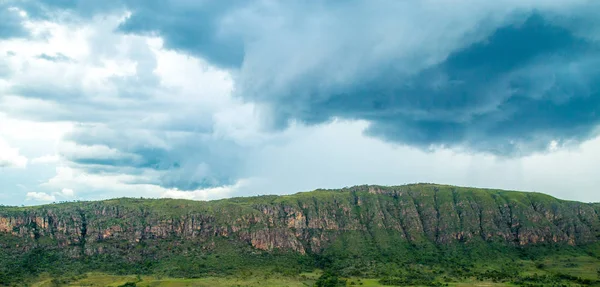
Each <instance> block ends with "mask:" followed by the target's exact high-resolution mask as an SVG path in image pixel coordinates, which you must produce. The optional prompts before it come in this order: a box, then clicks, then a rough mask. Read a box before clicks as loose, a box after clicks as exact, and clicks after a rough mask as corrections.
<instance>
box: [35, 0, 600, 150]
mask: <svg viewBox="0 0 600 287" xmlns="http://www.w3.org/2000/svg"><path fill="white" fill-rule="evenodd" d="M110 2H112V1H106V2H102V3H103V4H98V3H99V2H96V1H45V3H46V5H43V6H42V7H43V8H40V9H41V10H40V9H38V10H39V11H45V12H46V14H45V15H50V14H51V13H48V11H51V10H52V9H54V8H61V9H67V10H69V11H72V12H74V13H76V14H80V15H82V16H83V17H87V16H90V15H95V14H98V13H107V12H111V11H112V12H114V11H121V12H122V13H123V12H124V11H129V12H130V13H131V15H130V17H128V18H127V19H126V20H124V22H123V23H121V25H120V26H119V27H118V30H119V31H121V32H124V33H131V34H143V35H157V36H160V37H161V38H162V39H163V40H164V43H165V46H166V47H168V48H170V49H174V50H177V51H184V52H186V53H189V54H192V55H195V56H198V57H202V58H204V59H207V60H208V61H210V62H211V63H213V64H215V65H218V66H221V67H228V68H230V69H231V70H232V71H233V73H234V74H235V75H236V93H237V95H238V96H240V97H241V98H243V99H245V100H247V101H250V102H255V103H257V104H259V105H261V107H264V108H265V111H268V112H269V113H270V114H271V117H270V118H271V120H272V121H271V123H272V125H273V126H275V127H281V128H283V127H286V126H287V124H288V123H289V122H290V121H295V120H297V121H301V122H304V123H307V124H319V123H323V122H326V121H329V120H331V119H332V118H336V117H339V118H345V119H360V120H367V121H368V122H370V124H371V125H370V127H369V128H368V130H367V133H368V134H370V135H372V136H376V137H379V138H382V139H385V140H388V141H392V142H397V143H402V144H409V145H413V146H418V147H422V148H430V147H432V146H433V147H436V146H450V147H456V148H464V149H467V150H474V151H483V152H491V153H495V154H502V155H523V154H529V153H532V152H535V151H539V150H543V149H545V148H546V147H547V146H548V145H549V143H550V142H551V141H557V142H558V143H568V142H579V141H581V140H584V139H587V138H589V137H591V136H592V135H593V134H594V130H595V128H596V126H597V125H598V124H599V123H600V118H599V117H598V115H597V109H598V106H599V105H600V99H599V98H600V96H599V94H598V93H599V89H600V85H599V84H598V83H599V81H598V80H599V79H598V78H599V77H600V71H599V69H598V68H596V67H597V66H598V65H596V64H597V62H598V59H599V58H600V45H599V44H598V41H597V38H594V37H595V36H594V35H592V34H593V33H588V34H586V32H585V30H586V29H582V26H585V27H584V28H589V30H590V31H597V29H598V27H595V25H597V24H598V23H597V21H595V20H593V19H592V20H590V19H591V18H590V17H591V15H593V13H590V11H598V8H599V6H598V5H597V4H595V3H594V2H586V1H558V0H557V1H542V2H539V1H505V2H503V3H493V2H483V1H465V2H464V3H460V4H456V3H450V4H448V3H443V2H427V3H425V2H417V1H415V2H404V1H402V2H398V1H377V2H366V1H365V2H362V1H347V2H345V1H332V2H328V3H318V2H308V3H306V2H301V1H288V2H285V3H278V2H268V1H267V2H253V3H248V2H245V1H235V0H228V1H191V0H177V1H170V2H164V1H158V0H151V1H141V0H129V1H124V2H121V3H122V4H119V5H111V4H110ZM28 3H29V2H28ZM107 3H108V4H107ZM112 3H113V4H114V2H112ZM27 7H30V6H27ZM31 9H32V10H35V9H34V8H31ZM32 14H39V15H43V14H44V13H41V12H38V13H32ZM592 26H593V27H592Z"/></svg>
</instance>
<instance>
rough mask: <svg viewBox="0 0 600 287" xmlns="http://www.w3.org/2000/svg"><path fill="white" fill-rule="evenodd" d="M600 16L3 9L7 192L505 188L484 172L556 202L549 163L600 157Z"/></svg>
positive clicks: (386, 5)
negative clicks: (425, 184)
mask: <svg viewBox="0 0 600 287" xmlns="http://www.w3.org/2000/svg"><path fill="white" fill-rule="evenodd" d="M594 12H600V5H598V4H597V3H595V2H593V1H586V0H575V1H573V0H570V1H566V0H565V1H561V0H553V1H547V0H544V1H542V0H528V1H522V0H521V1H517V0H505V1H475V0H463V1H445V0H443V1H429V0H426V1H400V2H398V1H391V0H376V1H308V2H306V1H285V2H277V1H269V0H264V1H251V2H248V1H234V0H226V1H192V0H176V1H168V2H165V1H157V0H156V1H155V0H144V1H142V0H126V1H112V0H107V1H91V0H90V1H41V0H28V1H10V0H9V1H2V2H0V18H2V19H6V21H2V23H0V139H1V137H2V136H4V137H5V138H7V139H8V140H7V141H5V142H3V141H1V140H0V166H5V167H10V173H11V174H9V173H8V172H7V173H5V174H0V179H2V178H3V176H4V179H5V180H4V182H7V183H10V184H14V185H16V184H19V186H18V188H17V189H15V191H12V193H11V194H21V195H22V196H21V198H23V200H25V199H28V200H29V202H43V201H55V200H66V199H75V198H84V199H98V198H106V197H117V196H123V195H127V196H152V197H160V196H167V197H178V198H191V199H208V198H219V197H223V196H231V195H248V194H260V193H277V192H287V191H297V190H298V189H310V188H316V187H339V186H343V185H349V184H362V183H385V184H399V183H404V182H415V181H443V182H447V183H455V184H464V185H475V184H477V185H487V186H494V185H492V184H485V183H484V181H482V180H481V178H485V179H486V180H487V181H486V182H494V183H496V181H494V178H497V176H493V177H490V176H488V175H487V174H482V173H480V172H477V171H478V170H484V171H487V172H489V173H493V174H496V173H498V172H502V171H503V170H505V171H504V173H505V177H506V178H512V179H513V180H512V181H511V182H512V183H508V184H504V185H503V184H502V183H500V182H498V185H500V187H507V188H516V189H521V188H520V187H522V188H538V187H540V186H543V187H545V188H548V189H549V190H552V191H554V192H557V190H556V189H553V188H552V187H551V184H547V183H546V180H547V179H544V177H543V176H542V175H543V174H544V173H547V174H553V175H554V179H553V180H555V181H552V182H553V183H554V184H555V186H557V185H556V181H557V180H558V178H559V176H557V175H556V174H555V173H554V172H553V171H549V170H544V169H543V168H540V166H539V165H538V163H539V162H545V163H547V164H549V163H552V162H555V164H563V163H564V164H565V166H568V167H570V168H571V169H572V168H574V166H575V165H576V164H575V163H574V162H572V161H569V160H567V158H566V155H565V154H568V155H571V156H575V157H580V158H583V157H584V156H583V154H585V155H588V156H589V157H590V158H596V154H598V152H597V151H596V150H595V149H593V148H590V147H588V146H589V145H590V143H594V142H596V140H597V136H598V133H597V132H598V125H599V123H600V114H599V111H598V107H600V94H599V93H600V84H599V83H600V68H598V67H600V63H599V62H600V37H598V36H597V35H598V32H600V21H598V20H597V17H596V15H597V13H594ZM3 123H4V124H3ZM8 123H16V126H19V125H23V127H25V126H28V127H34V128H31V129H29V130H30V131H31V132H23V133H22V132H21V130H23V131H25V130H27V129H20V128H18V127H15V125H13V124H8ZM34 131H35V132H34ZM44 133H51V134H52V136H47V135H46V134H44ZM21 134H27V135H28V134H32V136H30V137H27V138H23V135H21ZM38 138H39V139H42V138H43V140H38ZM36 142H38V144H37V145H36ZM8 143H10V145H9V144H8ZM582 144H583V145H582ZM374 146H376V147H377V148H376V149H374V148H371V147H374ZM364 150H367V151H369V154H367V155H361V152H362V151H364ZM27 158H29V159H31V161H29V165H27V163H28V161H27ZM391 159H394V161H391ZM398 161H402V162H405V163H404V164H398ZM582 161H583V160H582ZM422 162H426V163H422ZM448 162H451V163H448ZM532 162H533V163H532ZM586 162H587V161H586ZM445 165H448V166H447V168H445V167H444V168H441V167H440V166H445ZM523 166H526V167H527V169H530V168H540V169H541V170H544V173H535V172H533V173H532V172H531V171H529V170H525V169H524V168H523ZM14 167H20V168H27V169H32V170H35V172H29V173H28V175H26V174H25V173H22V174H16V175H17V176H15V174H14V173H15V169H14ZM513 168H516V169H517V170H518V171H519V174H518V173H511V172H508V171H506V170H512V169H513ZM452 170H454V171H455V172H452ZM556 170H562V171H565V172H566V170H565V169H564V168H557V169H556ZM31 174H37V175H39V176H40V178H35V179H29V180H28V178H29V177H31V176H32V175H31ZM49 174H50V175H49ZM9 176H10V178H11V179H10V180H9V179H8V178H9ZM527 178H535V180H533V181H535V183H532V182H530V181H528V179H527ZM580 182H581V186H585V187H586V188H588V187H589V186H591V183H592V182H589V180H586V179H582V178H580ZM584 183H585V184H584ZM283 189H288V190H283ZM65 191H66V192H65Z"/></svg>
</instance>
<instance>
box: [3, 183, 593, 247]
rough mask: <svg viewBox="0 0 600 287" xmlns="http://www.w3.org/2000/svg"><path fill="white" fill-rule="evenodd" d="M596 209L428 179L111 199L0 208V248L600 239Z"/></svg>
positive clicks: (511, 242)
mask: <svg viewBox="0 0 600 287" xmlns="http://www.w3.org/2000/svg"><path fill="white" fill-rule="evenodd" d="M599 214H600V205H599V204H590V203H580V202H571V201H562V200H558V199H555V198H553V197H550V196H547V195H543V194H539V193H524V192H514V191H500V190H486V189H475V188H463V187H454V186H445V185H434V184H416V185H405V186H396V187H381V186H357V187H351V188H345V189H340V190H317V191H312V192H306V193H298V194H295V195H288V196H262V197H249V198H233V199H225V200H218V201H209V202H198V201H187V200H172V199H114V200H106V201H98V202H73V203H61V204H52V205H45V206H36V207H21V208H17V207H0V247H2V248H8V249H12V250H23V251H27V250H31V249H32V248H36V247H40V246H41V247H44V248H49V249H56V250H62V251H64V252H65V253H67V254H69V255H70V256H73V257H79V256H84V255H94V254H103V253H107V252H119V253H127V252H130V253H132V254H131V256H132V257H135V256H137V255H136V254H134V252H133V251H130V250H133V249H132V247H135V246H149V245H150V246H151V245H156V244H161V243H164V242H168V243H169V244H172V245H184V244H186V243H192V245H191V246H192V247H190V248H196V249H201V250H210V249H211V248H213V246H214V245H215V240H228V241H231V242H234V243H235V244H237V245H236V246H248V247H249V248H252V249H254V250H257V251H274V250H277V251H285V252H294V253H298V254H306V253H316V254H319V253H322V252H324V251H326V250H327V248H328V247H329V246H330V245H331V244H334V243H335V242H336V240H338V239H339V238H341V237H343V236H344V234H348V233H352V234H359V235H360V236H361V238H363V239H364V240H367V241H372V242H374V244H376V245H377V244H379V242H381V240H379V239H378V238H379V237H380V236H382V234H385V236H386V237H389V238H393V239H394V240H398V241H399V242H406V243H410V244H421V243H433V244H436V245H444V246H446V245H453V244H471V243H495V244H505V245H507V246H530V245H536V244H567V245H572V246H577V245H585V244H590V243H595V242H597V241H598V240H599V238H600V216H599ZM144 250H145V249H142V251H139V252H142V253H143V252H144ZM136 252H138V251H136ZM139 252H138V253H139Z"/></svg>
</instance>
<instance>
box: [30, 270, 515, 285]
mask: <svg viewBox="0 0 600 287" xmlns="http://www.w3.org/2000/svg"><path fill="white" fill-rule="evenodd" d="M139 279H141V280H142V281H139V282H137V283H136V286H138V287H191V286H198V287H225V286H227V287H229V286H244V287H262V286H265V287H285V286H287V287H306V286H313V285H314V283H315V281H316V278H315V277H314V276H306V275H305V276H299V277H280V278H268V279H265V278H260V277H252V278H246V279H242V278H228V277H207V278H199V279H176V278H163V279H158V278H155V277H147V276H146V277H144V276H143V277H141V278H139ZM139 279H138V278H137V277H136V276H113V275H106V274H98V273H90V274H86V278H83V279H81V280H77V281H73V282H69V283H67V284H66V285H64V286H72V287H74V286H89V287H92V286H110V287H118V286H121V285H124V284H126V283H127V282H136V281H138V280H139ZM378 281H379V280H378V279H360V278H348V280H347V286H364V287H376V286H384V285H381V284H380V283H379V282H378ZM353 283H354V284H353ZM32 286H34V287H54V286H56V285H53V283H52V280H51V279H44V280H42V281H40V282H39V283H36V284H34V285H32ZM449 286H456V287H463V286H481V287H501V286H513V285H508V284H503V283H493V282H479V281H472V282H463V283H451V284H449Z"/></svg>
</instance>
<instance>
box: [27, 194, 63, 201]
mask: <svg viewBox="0 0 600 287" xmlns="http://www.w3.org/2000/svg"><path fill="white" fill-rule="evenodd" d="M26 199H27V200H31V201H37V202H51V201H56V197H55V196H54V195H51V194H47V193H44V192H28V193H27V195H26Z"/></svg>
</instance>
